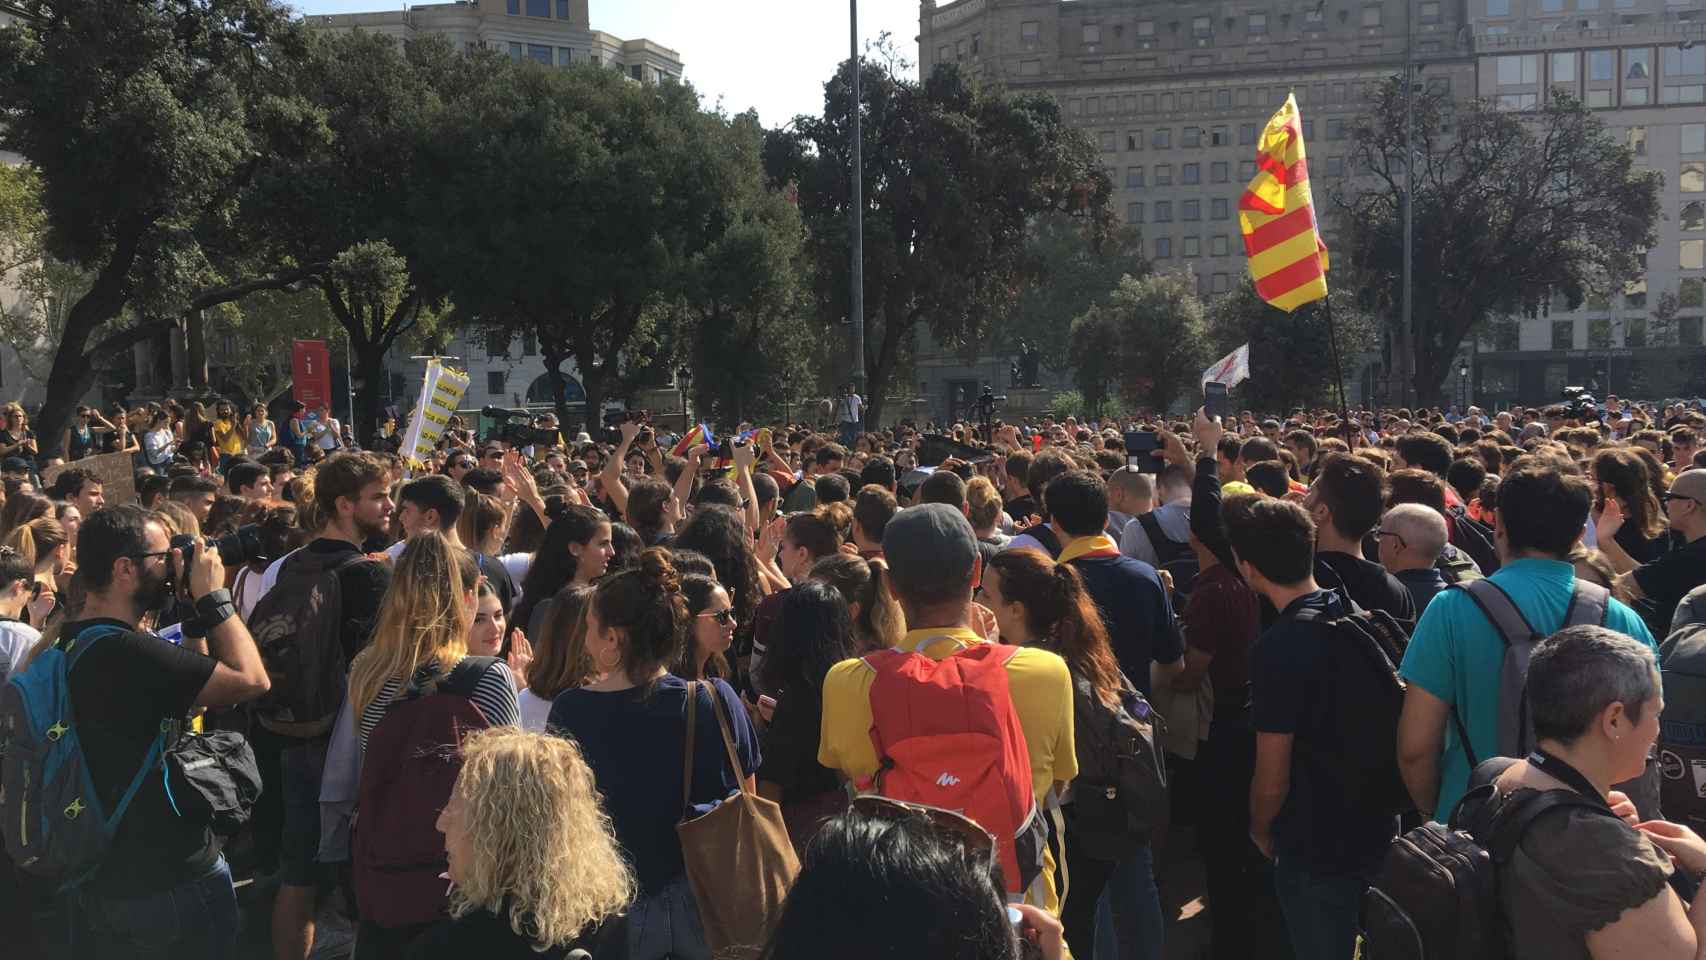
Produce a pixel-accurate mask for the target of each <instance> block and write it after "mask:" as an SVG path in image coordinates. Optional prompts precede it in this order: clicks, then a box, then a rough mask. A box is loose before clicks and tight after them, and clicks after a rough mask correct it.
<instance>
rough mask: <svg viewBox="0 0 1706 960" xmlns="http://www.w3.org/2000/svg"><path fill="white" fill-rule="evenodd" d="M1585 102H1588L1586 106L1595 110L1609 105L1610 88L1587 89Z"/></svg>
mask: <svg viewBox="0 0 1706 960" xmlns="http://www.w3.org/2000/svg"><path fill="white" fill-rule="evenodd" d="M1587 103H1588V106H1590V107H1592V108H1594V109H1596V110H1602V109H1604V108H1606V107H1609V106H1611V91H1610V90H1589V91H1588V100H1587Z"/></svg>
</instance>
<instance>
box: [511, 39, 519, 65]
mask: <svg viewBox="0 0 1706 960" xmlns="http://www.w3.org/2000/svg"><path fill="white" fill-rule="evenodd" d="M509 58H510V59H511V60H514V61H515V62H516V63H520V62H521V44H519V43H512V44H510V45H509Z"/></svg>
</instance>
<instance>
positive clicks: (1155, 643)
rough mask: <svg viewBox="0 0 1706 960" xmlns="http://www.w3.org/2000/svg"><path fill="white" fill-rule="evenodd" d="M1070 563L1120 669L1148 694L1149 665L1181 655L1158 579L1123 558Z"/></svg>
mask: <svg viewBox="0 0 1706 960" xmlns="http://www.w3.org/2000/svg"><path fill="white" fill-rule="evenodd" d="M1071 564H1072V567H1073V569H1075V570H1077V571H1078V575H1079V576H1080V577H1082V578H1083V579H1084V589H1086V590H1088V591H1090V597H1091V599H1093V600H1095V601H1096V607H1097V608H1098V609H1100V610H1101V612H1102V623H1103V625H1104V626H1106V627H1107V628H1108V643H1109V645H1110V646H1112V647H1113V648H1114V658H1115V659H1116V660H1118V661H1119V662H1120V670H1121V671H1122V672H1123V673H1124V674H1125V675H1126V678H1127V679H1129V680H1130V681H1131V682H1132V685H1133V686H1135V687H1137V689H1138V690H1139V691H1141V692H1142V693H1143V695H1144V696H1145V697H1147V696H1149V664H1150V661H1154V662H1155V663H1172V662H1173V661H1175V660H1177V659H1179V657H1181V656H1183V655H1184V652H1185V651H1184V647H1183V645H1182V644H1181V642H1180V639H1179V630H1178V625H1177V622H1176V621H1175V620H1174V619H1173V604H1172V601H1170V600H1168V599H1167V590H1166V588H1165V587H1163V586H1162V585H1161V577H1160V575H1159V574H1157V573H1156V572H1155V568H1154V567H1152V566H1150V565H1149V564H1147V563H1144V562H1143V561H1142V560H1135V559H1133V558H1131V557H1126V556H1118V557H1079V558H1078V559H1076V560H1073V561H1071Z"/></svg>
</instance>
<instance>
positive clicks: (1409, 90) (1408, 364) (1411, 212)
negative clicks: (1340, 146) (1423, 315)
mask: <svg viewBox="0 0 1706 960" xmlns="http://www.w3.org/2000/svg"><path fill="white" fill-rule="evenodd" d="M1414 8H1415V4H1413V3H1406V4H1404V307H1403V320H1402V323H1401V324H1400V329H1401V331H1402V333H1403V337H1404V344H1403V349H1402V350H1400V351H1399V354H1398V356H1399V361H1400V365H1401V367H1402V370H1403V377H1404V382H1403V384H1402V385H1401V387H1400V394H1401V396H1402V397H1403V403H1404V405H1405V406H1409V405H1410V404H1409V400H1410V390H1411V388H1412V387H1413V386H1414V384H1415V382H1416V337H1415V329H1414V327H1413V326H1412V323H1413V316H1414V314H1413V312H1412V311H1413V310H1414V292H1413V289H1412V280H1413V277H1412V276H1411V262H1412V260H1413V259H1414V255H1415V249H1414V244H1415V225H1416V223H1415V208H1414V206H1413V204H1412V202H1411V195H1412V194H1414V193H1415V186H1416V173H1415V165H1416V149H1415V139H1416V104H1415V99H1416V76H1415V47H1416V30H1415V10H1414Z"/></svg>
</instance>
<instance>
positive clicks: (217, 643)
mask: <svg viewBox="0 0 1706 960" xmlns="http://www.w3.org/2000/svg"><path fill="white" fill-rule="evenodd" d="M77 556H78V561H79V564H78V566H79V569H78V573H77V575H78V578H79V579H80V580H81V581H82V583H83V585H84V586H85V587H86V589H87V595H86V598H85V600H84V603H83V609H82V619H80V620H77V621H75V622H72V623H67V624H65V626H64V628H63V629H62V630H61V632H60V636H61V642H62V643H71V642H76V643H80V644H81V645H82V653H81V654H80V655H78V657H77V659H76V660H74V661H73V662H72V666H71V670H70V672H69V674H68V675H67V683H68V685H69V688H70V694H71V703H72V709H73V711H74V713H75V717H76V723H77V727H78V729H79V730H80V731H81V736H82V752H83V758H84V760H85V762H86V763H87V764H88V767H89V774H90V778H91V779H92V780H93V781H94V785H95V791H96V794H97V795H98V796H99V798H100V800H101V803H102V804H103V806H104V808H105V809H107V810H113V809H116V807H117V804H118V802H119V799H120V797H121V796H122V795H123V794H124V793H125V791H126V789H127V788H129V787H130V785H131V783H132V781H133V779H134V778H136V777H137V776H138V773H139V771H138V767H139V765H140V763H141V762H142V759H143V758H144V757H145V756H147V755H148V754H149V752H150V749H151V744H152V742H153V741H154V740H155V738H156V737H158V736H159V735H160V733H161V731H162V730H163V729H165V726H166V725H168V724H170V723H173V722H177V721H182V720H183V719H184V717H185V716H186V715H188V714H189V713H190V712H191V711H192V710H193V709H194V708H197V707H231V706H235V705H236V704H239V703H242V702H244V701H245V700H249V699H252V698H254V697H257V696H259V695H260V694H262V693H265V692H266V690H267V688H268V682H267V673H266V668H265V667H264V666H263V665H262V663H261V657H260V654H259V653H258V652H257V651H256V649H255V642H254V640H253V639H251V638H250V636H249V630H248V628H247V627H246V626H244V624H243V621H242V619H241V618H239V617H238V616H237V612H236V609H235V608H234V607H233V606H232V604H231V594H230V593H229V592H228V591H226V590H225V589H224V588H223V586H222V584H223V583H224V582H225V568H224V565H223V564H221V563H220V562H219V552H218V551H217V550H197V551H196V552H195V559H194V561H193V565H192V566H191V568H190V570H189V571H188V578H187V579H188V584H189V591H188V593H189V596H190V597H191V598H193V599H192V603H193V610H194V612H193V614H192V616H191V617H190V619H189V620H188V621H186V623H185V637H186V639H185V640H184V644H183V645H182V646H177V645H174V644H172V643H169V642H167V641H165V640H162V639H160V638H159V637H156V636H154V635H153V634H149V633H142V632H139V631H138V630H137V629H136V623H137V622H138V621H139V620H141V619H142V617H143V615H144V614H146V613H147V612H148V611H150V610H158V609H160V607H161V606H163V605H164V603H165V601H166V599H167V597H169V596H170V595H171V593H172V590H173V584H174V583H175V582H182V581H183V576H182V566H183V556H182V554H181V553H180V552H179V551H176V550H173V549H171V544H170V540H169V538H168V537H167V534H166V530H165V528H164V527H162V526H161V525H160V523H159V522H158V521H157V520H155V519H153V517H152V515H151V514H150V513H149V512H148V511H146V510H144V509H142V508H141V507H138V506H134V505H127V506H120V507H112V508H109V509H105V510H98V511H96V512H95V513H94V514H92V515H91V516H89V517H87V518H85V519H84V521H83V524H82V527H81V529H79V531H78V533H77ZM174 572H176V573H177V575H174ZM68 896H70V897H71V898H73V899H74V901H75V902H74V903H71V904H68V905H67V906H68V909H69V911H70V912H71V915H73V916H75V917H77V918H78V919H77V922H78V927H79V929H80V930H81V931H85V932H86V934H87V936H89V937H90V939H91V942H90V943H88V944H85V943H83V942H81V937H82V936H83V935H84V933H80V934H79V940H80V942H79V943H78V947H79V950H80V955H83V956H90V957H98V958H109V957H122V956H130V955H134V954H136V953H141V952H146V953H150V954H153V953H156V952H158V953H160V954H162V955H170V956H181V957H190V956H229V955H231V954H234V953H235V952H236V949H237V924H238V915H237V895H236V891H235V890H234V889H233V888H232V885H231V871H230V869H229V868H228V867H227V866H226V864H225V860H224V858H222V857H221V856H220V854H219V848H218V846H217V845H216V844H215V843H214V838H213V834H212V833H211V832H210V831H209V830H208V828H207V827H206V826H205V825H201V824H196V823H192V822H190V821H187V820H184V819H182V818H180V817H179V816H178V815H177V813H175V812H174V811H173V808H172V806H171V805H170V802H169V800H168V797H167V795H166V790H165V786H164V781H163V780H162V779H161V778H160V777H158V776H144V777H142V778H141V784H140V787H139V788H138V789H137V791H136V794H135V796H134V797H133V798H132V800H131V803H130V806H129V807H128V808H126V810H125V813H124V816H123V818H122V819H121V820H120V821H119V825H118V830H117V833H116V834H115V836H114V838H113V843H112V847H111V848H110V849H109V850H108V852H107V854H106V858H105V859H104V860H103V861H102V863H101V865H100V866H99V867H98V868H97V869H96V870H95V872H94V873H93V874H92V875H91V876H90V877H88V878H87V881H86V882H84V883H82V884H81V885H79V886H78V887H77V888H76V890H75V892H74V893H71V894H69V895H68Z"/></svg>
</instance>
